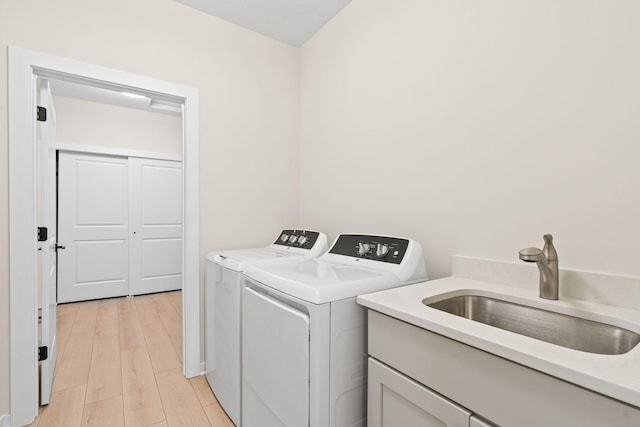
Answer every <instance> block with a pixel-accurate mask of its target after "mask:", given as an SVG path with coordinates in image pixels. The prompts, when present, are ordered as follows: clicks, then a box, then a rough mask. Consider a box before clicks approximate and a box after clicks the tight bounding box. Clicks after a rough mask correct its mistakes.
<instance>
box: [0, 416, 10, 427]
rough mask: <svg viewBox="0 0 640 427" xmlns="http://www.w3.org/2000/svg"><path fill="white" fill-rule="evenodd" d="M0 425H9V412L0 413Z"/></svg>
mask: <svg viewBox="0 0 640 427" xmlns="http://www.w3.org/2000/svg"><path fill="white" fill-rule="evenodd" d="M0 427H11V417H10V416H9V414H5V415H0Z"/></svg>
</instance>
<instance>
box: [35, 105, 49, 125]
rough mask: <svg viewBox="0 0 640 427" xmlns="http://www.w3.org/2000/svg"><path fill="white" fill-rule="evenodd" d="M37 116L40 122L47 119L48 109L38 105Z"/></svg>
mask: <svg viewBox="0 0 640 427" xmlns="http://www.w3.org/2000/svg"><path fill="white" fill-rule="evenodd" d="M36 117H37V119H38V121H39V122H46V121H47V109H46V108H44V107H41V106H39V105H38V110H37V112H36Z"/></svg>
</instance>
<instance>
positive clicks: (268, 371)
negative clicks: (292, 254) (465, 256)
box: [242, 234, 427, 427]
mask: <svg viewBox="0 0 640 427" xmlns="http://www.w3.org/2000/svg"><path fill="white" fill-rule="evenodd" d="M425 280H427V274H426V268H425V264H424V260H423V258H422V248H421V247H420V245H419V244H418V243H417V242H415V241H413V240H411V239H404V238H397V237H385V236H370V235H356V234H342V235H340V236H338V238H337V239H336V240H335V242H334V244H333V246H332V247H331V249H330V250H329V252H327V253H326V254H324V255H323V256H321V257H320V258H317V259H310V260H304V261H302V262H297V263H282V264H277V265H267V266H259V267H249V268H248V269H247V270H246V271H245V279H244V289H243V297H242V298H243V302H242V304H243V309H242V328H243V332H242V364H243V371H242V423H243V427H283V426H286V427H301V426H310V427H328V426H331V427H334V426H349V427H355V426H362V427H364V426H366V394H365V390H366V366H367V365H366V361H367V346H366V310H365V309H364V308H363V307H361V306H359V305H357V304H356V296H357V295H360V294H364V293H369V292H375V291H380V290H383V289H389V288H393V287H397V286H402V285H407V284H410V283H415V282H421V281H425Z"/></svg>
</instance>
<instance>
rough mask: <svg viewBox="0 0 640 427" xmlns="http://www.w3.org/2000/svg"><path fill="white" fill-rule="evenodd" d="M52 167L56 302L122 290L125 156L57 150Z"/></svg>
mask: <svg viewBox="0 0 640 427" xmlns="http://www.w3.org/2000/svg"><path fill="white" fill-rule="evenodd" d="M58 170H59V178H58V179H59V185H58V242H59V244H60V245H62V246H64V247H65V249H64V250H60V251H59V252H58V268H59V276H58V302H70V301H82V300H90V299H97V298H107V297H115V296H122V295H127V294H128V292H129V281H128V277H129V274H128V270H129V245H128V240H127V237H128V217H129V212H128V203H129V195H128V187H129V180H128V174H127V159H126V158H116V157H106V156H99V155H87V154H76V153H65V152H61V153H60V156H59V167H58Z"/></svg>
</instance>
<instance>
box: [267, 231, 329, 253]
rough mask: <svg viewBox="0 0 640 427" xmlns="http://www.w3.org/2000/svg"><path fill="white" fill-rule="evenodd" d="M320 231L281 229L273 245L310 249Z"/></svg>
mask: <svg viewBox="0 0 640 427" xmlns="http://www.w3.org/2000/svg"><path fill="white" fill-rule="evenodd" d="M319 235H320V233H318V232H317V231H307V230H282V231H281V232H280V236H278V238H277V239H276V241H275V242H273V244H274V245H281V246H289V247H295V248H302V249H311V248H313V245H315V244H316V241H317V240H318V236H319Z"/></svg>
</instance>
